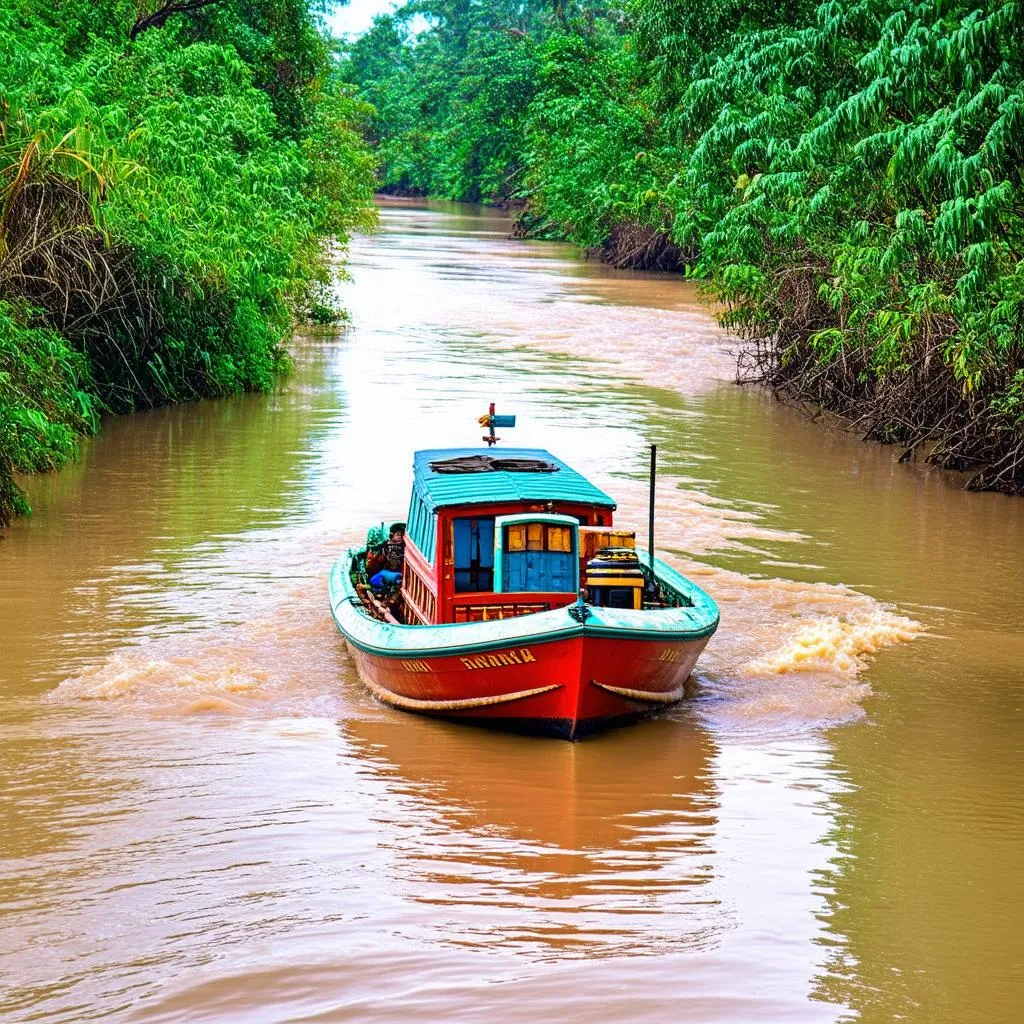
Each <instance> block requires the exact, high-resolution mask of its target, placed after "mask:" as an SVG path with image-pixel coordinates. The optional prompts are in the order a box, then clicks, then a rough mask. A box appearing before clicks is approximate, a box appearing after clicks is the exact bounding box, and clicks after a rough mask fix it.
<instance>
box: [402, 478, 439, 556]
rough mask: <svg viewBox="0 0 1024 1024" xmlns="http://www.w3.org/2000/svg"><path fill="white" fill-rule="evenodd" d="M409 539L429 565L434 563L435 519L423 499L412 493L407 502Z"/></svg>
mask: <svg viewBox="0 0 1024 1024" xmlns="http://www.w3.org/2000/svg"><path fill="white" fill-rule="evenodd" d="M407 533H408V536H409V539H410V540H411V541H412V542H413V544H415V545H416V547H417V548H418V549H419V551H420V553H421V554H423V555H424V556H425V557H426V559H427V561H428V562H429V563H430V564H433V562H434V548H435V546H436V539H437V517H436V516H435V515H434V514H433V513H432V512H430V511H429V509H428V508H427V506H426V503H425V502H424V501H423V498H422V497H421V496H420V495H419V494H417V493H416V492H415V491H413V495H412V499H411V500H410V502H409V523H408V527H407Z"/></svg>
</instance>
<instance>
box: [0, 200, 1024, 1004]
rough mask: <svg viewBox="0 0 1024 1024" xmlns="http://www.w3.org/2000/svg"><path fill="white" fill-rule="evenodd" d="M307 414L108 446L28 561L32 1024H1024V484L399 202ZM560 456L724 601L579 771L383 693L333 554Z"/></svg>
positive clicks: (26, 916)
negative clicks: (656, 696) (481, 465)
mask: <svg viewBox="0 0 1024 1024" xmlns="http://www.w3.org/2000/svg"><path fill="white" fill-rule="evenodd" d="M382 219H383V230H382V232H381V234H379V235H377V236H374V237H371V238H361V239H357V240H356V242H355V245H354V247H353V258H352V263H351V268H350V270H351V280H348V281H345V282H342V283H340V284H339V286H338V287H339V289H340V292H341V293H342V296H343V301H344V302H345V304H346V305H347V306H348V307H349V308H350V309H351V310H352V313H353V327H352V329H351V330H349V331H348V332H347V333H346V334H345V335H344V336H342V337H340V338H332V339H327V340H325V339H318V338H307V339H300V340H298V341H297V342H296V345H295V348H294V352H295V363H296V366H295V372H294V374H293V375H292V376H291V377H290V378H289V379H288V380H287V381H285V382H284V383H283V384H282V386H281V387H280V389H279V390H278V391H277V392H276V393H274V394H272V395H269V396H249V397H242V398H237V399H230V400H225V401H220V402H210V403H201V404H198V405H192V406H181V407H175V408H168V409H160V410H157V411H155V412H152V413H146V414H140V415H136V416H133V417H123V418H121V419H117V420H113V421H110V422H108V423H107V424H106V426H105V428H104V431H103V434H102V435H101V436H100V437H99V438H98V439H97V440H95V441H94V442H92V443H90V444H89V445H88V447H87V450H86V453H85V455H84V457H83V459H82V461H81V463H80V464H78V465H76V466H74V467H72V468H71V469H69V470H67V471H66V472H63V473H61V474H59V475H55V476H51V477H45V478H37V479H32V480H30V481H28V487H29V491H30V496H31V499H32V503H33V505H34V506H35V508H36V512H35V514H34V515H33V516H32V517H31V518H30V519H28V520H25V521H23V522H20V523H18V524H17V525H16V526H15V527H14V528H13V529H11V530H10V531H8V533H7V536H6V539H5V540H3V541H2V542H0V707H2V712H0V1019H2V1020H4V1021H18V1022H21V1021H46V1022H56V1021H62V1022H72V1021H74V1022H78V1021H86V1020H102V1021H134V1022H164V1021H167V1022H169V1021H174V1022H178V1021H210V1022H213V1021H216V1022H232V1024H233V1022H266V1021H285V1020H287V1021H318V1022H322V1021H341V1020H344V1021H393V1020H397V1019H399V1018H401V1019H403V1020H412V1021H438V1020H463V1021H479V1020H501V1021H531V1022H534V1021H538V1020H550V1021H572V1022H599V1021H622V1020H631V1021H679V1020H689V1021H694V1022H701V1024H709V1022H729V1024H751V1022H760V1021H781V1022H787V1024H798V1022H803V1021H847V1020H855V1019H860V1020H864V1021H867V1022H883V1021H892V1020H901V1021H908V1022H911V1024H942V1022H950V1024H953V1022H956V1024H970V1022H978V1024H982V1022H984V1024H1000V1022H1009V1021H1012V1020H1018V1019H1019V1012H1020V1007H1021V1006H1022V1005H1024V953H1022V949H1024V944H1022V942H1021V934H1022V933H1021V921H1022V920H1024V886H1022V881H1021V878H1022V875H1021V860H1020V858H1021V850H1022V848H1024V843H1022V840H1024V756H1022V754H1024V750H1022V746H1024V740H1022V737H1024V722H1022V708H1024V625H1022V624H1024V585H1022V571H1021V567H1022V565H1024V502H1022V501H1021V500H1019V499H1018V500H1013V499H1008V498H1005V497H1002V496H997V495H972V494H966V493H964V492H963V491H961V490H959V489H958V487H959V481H957V480H954V479H951V478H950V477H948V476H945V475H942V474H940V473H937V472H929V471H928V470H927V469H925V468H922V467H916V466H898V465H895V464H894V458H895V453H894V452H893V451H889V450H883V449H880V448H876V447H872V446H868V445H863V444H861V443H859V442H858V441H857V440H856V439H855V438H851V437H850V436H848V435H846V434H844V433H843V432H841V431H839V430H835V429H827V428H823V427H822V426H821V425H818V424H813V423H810V422H808V420H807V419H806V418H805V417H804V416H803V415H801V414H800V413H798V412H796V411H794V410H791V409H788V408H786V407H784V406H783V405H781V404H778V403H774V402H773V401H771V400H770V399H768V398H767V397H765V396H764V395H763V394H760V393H758V392H757V391H753V390H743V389H740V388H737V387H736V386H735V385H733V384H732V383H731V380H732V375H733V367H734V357H733V355H732V354H731V352H730V349H731V348H732V346H733V344H734V343H733V341H732V340H731V339H730V338H729V337H727V336H726V335H725V334H723V333H722V332H721V331H720V330H719V329H718V328H717V327H716V325H715V323H714V321H713V319H712V318H711V316H710V314H709V311H708V309H707V308H706V306H704V305H702V304H701V302H700V301H699V300H698V298H697V296H696V294H695V292H694V291H693V289H692V288H691V286H689V285H688V284H685V283H683V282H681V281H680V280H679V279H678V278H674V277H669V276H661V275H653V274H639V273H627V272H615V271H610V270H608V269H606V268H603V267H601V266H599V265H597V264H595V263H588V262H585V261H581V260H580V259H579V258H578V257H577V255H576V254H575V252H574V251H572V250H570V249H568V248H565V247H561V246H557V245H553V244H549V243H534V242H524V241H517V240H511V239H510V238H509V237H508V235H509V229H510V224H509V222H508V221H507V220H506V219H504V218H503V217H502V216H501V215H500V214H498V213H495V212H491V211H483V210H475V209H472V208H466V207H454V206H447V205H443V204H424V203H411V202H402V201H391V202H387V203H385V205H384V207H383V217H382ZM489 401H495V402H496V403H497V404H498V408H499V411H505V412H514V413H516V414H517V415H518V417H519V425H518V426H517V428H516V429H515V430H514V431H512V432H509V433H508V437H507V439H508V441H509V442H511V443H514V444H517V445H537V446H543V447H548V448H550V449H552V450H553V451H555V452H556V453H558V454H559V455H561V456H562V457H563V458H565V459H566V460H567V461H568V462H569V463H571V464H573V465H575V466H576V467H577V468H578V469H580V470H581V471H583V472H584V473H586V474H587V475H588V476H590V477H591V478H592V479H593V480H594V481H595V482H596V483H598V484H599V486H601V487H602V488H604V489H605V490H607V491H609V492H610V493H611V494H613V495H615V496H617V497H618V498H619V499H620V513H619V521H620V522H629V523H631V524H633V525H635V526H637V527H642V525H643V524H644V523H645V521H646V513H645V501H646V495H645V465H646V463H645V460H646V449H645V445H647V444H648V443H651V442H655V443H657V444H658V446H659V450H660V452H661V478H660V486H659V505H660V510H659V518H658V545H659V547H660V548H663V549H664V550H665V551H666V552H667V553H668V555H669V556H670V557H672V558H674V559H675V560H676V561H677V562H678V563H679V564H680V565H682V566H683V567H684V569H685V570H686V571H687V572H688V573H690V574H692V575H694V576H695V577H696V578H697V579H698V580H699V581H700V582H701V583H702V584H703V585H704V586H706V588H707V589H708V590H709V591H710V592H711V593H712V594H713V596H714V597H715V598H716V599H717V600H718V601H719V603H720V605H721V609H722V626H721V629H720V631H719V633H718V635H717V636H716V637H715V638H714V640H713V641H712V643H711V645H710V647H709V649H708V651H707V653H706V655H705V657H704V658H703V659H702V661H701V663H700V664H699V666H698V676H699V690H698V693H697V695H696V697H695V698H694V699H693V700H692V701H690V702H688V703H686V704H684V705H682V706H680V707H678V708H677V709H675V710H674V711H672V712H671V713H670V714H668V715H666V716H665V717H663V718H660V719H657V720H654V721H650V722H647V723H644V724H641V725H638V726H636V727H633V728H631V729H627V730H623V731H620V732H617V733H613V734H609V735H607V736H604V737H599V738H595V739H593V740H589V741H586V742H584V743H581V744H576V745H571V744H567V743H562V742H557V741H538V740H530V739H525V738H517V737H512V736H506V735H498V734H493V733H489V732H485V731H481V730H476V729H472V728H468V727H465V726H456V725H449V724H445V723H438V722H432V721H427V720H423V719H419V718H416V717H413V716H410V715H406V714H402V713H400V712H397V711H393V710H389V709H386V708H384V707H382V706H380V705H378V704H377V703H376V702H375V701H374V700H373V699H372V698H371V697H370V696H368V694H367V693H366V692H365V690H364V689H363V688H362V686H361V685H360V683H359V681H358V679H357V678H356V677H355V674H354V671H353V668H352V664H351V662H350V661H349V660H348V658H347V657H346V655H345V653H344V650H343V645H342V643H341V641H340V638H339V636H338V635H337V633H336V630H335V628H334V625H333V623H332V621H331V618H330V614H329V611H328V608H327V600H326V575H327V570H328V567H329V565H330V563H331V561H332V560H333V559H334V558H335V557H337V555H338V554H339V553H341V552H342V551H344V550H345V548H346V547H347V546H348V545H349V544H351V543H353V542H356V541H358V540H361V539H362V538H363V537H364V536H365V530H366V526H367V525H368V524H369V523H372V522H379V521H381V520H390V519H395V518H404V507H405V503H406V500H407V495H408V488H409V483H410V462H411V452H412V450H413V449H414V448H417V447H443V446H446V445H463V444H473V443H475V441H476V439H477V437H478V435H479V429H478V428H477V425H476V418H477V416H478V415H480V414H481V413H482V412H483V411H485V409H486V404H487V402H489Z"/></svg>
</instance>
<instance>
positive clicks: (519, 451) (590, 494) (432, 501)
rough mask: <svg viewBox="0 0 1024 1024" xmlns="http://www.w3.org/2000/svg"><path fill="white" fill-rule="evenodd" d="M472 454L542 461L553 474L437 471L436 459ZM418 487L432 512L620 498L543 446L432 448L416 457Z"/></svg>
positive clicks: (605, 503)
mask: <svg viewBox="0 0 1024 1024" xmlns="http://www.w3.org/2000/svg"><path fill="white" fill-rule="evenodd" d="M472 457H481V458H492V459H538V460H541V461H543V462H548V463H551V465H553V466H555V467H556V470H555V472H553V473H550V472H548V473H536V472H522V471H515V470H507V469H499V470H489V471H485V472H468V473H438V472H436V471H435V470H434V469H432V468H431V463H432V462H442V461H444V460H446V459H466V458H472ZM413 481H414V483H413V486H414V487H415V489H416V491H417V493H419V494H420V495H421V497H422V498H423V499H424V501H425V502H426V504H427V505H428V506H429V508H430V510H431V511H433V510H434V509H438V508H450V507H451V506H453V505H491V504H498V503H504V502H516V501H562V502H575V503H578V504H581V505H600V506H601V507H602V508H615V502H614V501H613V500H612V499H611V498H610V497H609V496H608V495H607V494H605V493H604V491H602V490H600V489H599V488H597V487H595V486H594V485H593V484H592V483H591V482H590V481H589V480H588V479H587V478H586V477H585V476H582V475H581V474H579V473H577V472H576V470H575V469H573V468H572V467H571V466H567V465H566V464H565V463H564V462H562V460H561V459H558V458H556V457H555V456H554V455H552V454H551V453H550V452H548V451H545V450H544V449H543V448H430V449H427V450H425V451H420V452H416V453H415V455H414V456H413Z"/></svg>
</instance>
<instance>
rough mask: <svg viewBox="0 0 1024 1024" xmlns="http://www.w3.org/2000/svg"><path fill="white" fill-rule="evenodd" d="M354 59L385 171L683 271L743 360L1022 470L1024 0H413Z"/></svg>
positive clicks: (965, 453)
mask: <svg viewBox="0 0 1024 1024" xmlns="http://www.w3.org/2000/svg"><path fill="white" fill-rule="evenodd" d="M414 16H418V18H424V17H425V18H426V24H427V27H426V29H425V30H422V31H418V32H415V31H413V29H414V28H415V27H417V26H419V27H421V26H422V24H423V22H422V21H421V20H417V18H416V17H414ZM346 74H347V76H348V77H350V78H351V79H352V80H353V81H356V82H358V83H359V86H360V95H361V96H363V97H365V98H366V99H367V100H369V101H370V102H371V103H372V104H373V105H374V106H375V107H376V114H375V116H374V118H373V121H372V122H371V131H372V134H373V138H374V141H375V143H376V146H377V152H378V159H379V168H380V170H379V174H380V177H381V181H382V184H383V185H384V187H385V188H394V189H399V190H405V191H420V192H423V193H427V194H432V195H439V196H445V197H448V198H453V199H469V200H475V199H485V200H492V201H501V200H509V199H511V200H515V201H516V202H518V203H522V204H525V209H524V212H523V215H522V226H523V228H524V230H526V231H527V232H529V233H531V234H533V235H535V236H538V237H559V238H567V239H571V240H573V241H575V242H577V243H578V244H580V245H581V246H583V247H585V248H588V249H592V248H595V247H596V248H598V249H600V250H602V251H603V252H604V254H605V256H606V258H608V259H609V260H610V261H611V262H613V263H615V264H617V265H620V266H641V267H658V268H662V269H676V268H685V270H686V272H688V273H690V274H691V275H693V276H695V277H698V278H700V279H701V280H703V281H704V282H705V283H706V285H707V287H708V288H709V289H710V290H711V292H712V293H713V294H714V295H715V296H716V297H717V298H718V299H719V300H721V301H722V302H723V303H724V308H725V313H724V320H725V322H726V324H727V325H728V326H730V327H732V328H733V329H734V330H736V331H737V332H739V333H740V335H741V336H743V337H744V338H745V339H747V341H748V346H747V347H746V351H745V353H744V356H743V357H742V360H741V364H740V376H741V379H744V380H756V381H762V382H765V383H768V384H769V385H771V386H772V387H773V388H775V389H777V390H778V391H779V392H780V393H784V394H788V395H795V396H799V397H800V398H804V399H808V400H811V401H813V402H815V403H817V404H820V405H823V406H825V407H827V408H830V409H834V410H837V411H839V412H841V413H844V414H845V415H847V416H849V417H851V418H852V419H854V420H856V422H857V428H858V430H859V431H860V432H861V433H862V434H863V436H864V437H866V438H872V439H876V440H879V441H883V442H891V443H898V444H900V445H902V446H903V455H904V456H905V457H907V458H909V457H912V456H913V455H914V454H916V453H918V452H920V453H922V454H923V455H924V457H926V458H928V459H930V460H931V461H932V462H934V463H937V464H939V465H942V466H946V467H949V468H954V469H959V470H967V471H970V473H971V477H970V486H973V487H979V488H993V489H998V490H1004V491H1008V492H1020V491H1022V490H1024V265H1022V254H1024V186H1022V173H1024V3H1022V2H1021V0H991V2H988V3H981V2H977V0H975V2H970V0H968V2H957V0H930V2H918V3H915V2H895V0H855V2H852V3H839V2H837V0H829V2H826V3H816V2H808V0H772V2H769V0H746V2H739V0H619V2H616V0H612V2H610V3H598V2H590V0H582V2H573V0H569V2H568V3H562V2H560V3H557V4H552V3H531V4H527V5H525V6H523V5H521V4H513V3H511V2H509V0H479V2H477V3H474V4H472V5H470V4H468V3H467V2H466V0H415V3H411V4H409V5H408V6H407V7H406V8H404V9H403V10H402V11H400V12H399V13H398V15H397V16H396V17H393V18H381V19H378V21H377V22H376V24H375V25H374V27H373V29H372V30H371V31H370V32H368V33H367V34H366V35H365V36H363V37H362V38H361V39H359V40H358V41H357V42H356V43H355V45H354V46H353V47H352V48H351V51H350V53H349V54H348V61H347V65H346Z"/></svg>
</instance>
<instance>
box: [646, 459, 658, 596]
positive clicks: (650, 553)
mask: <svg viewBox="0 0 1024 1024" xmlns="http://www.w3.org/2000/svg"><path fill="white" fill-rule="evenodd" d="M657 476H658V446H657V445H656V444H652V445H651V503H650V515H649V518H648V520H647V567H648V568H649V569H650V570H651V575H652V576H653V575H654V481H655V479H656V478H657Z"/></svg>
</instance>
